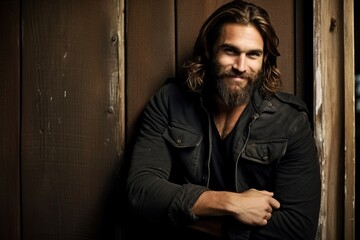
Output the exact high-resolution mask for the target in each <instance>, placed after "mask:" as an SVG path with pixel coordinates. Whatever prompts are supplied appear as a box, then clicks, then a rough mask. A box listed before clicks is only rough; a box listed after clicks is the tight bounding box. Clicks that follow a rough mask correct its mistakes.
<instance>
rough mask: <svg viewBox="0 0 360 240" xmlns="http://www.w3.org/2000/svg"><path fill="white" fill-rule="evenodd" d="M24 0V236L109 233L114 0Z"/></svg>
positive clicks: (115, 143) (114, 152)
mask: <svg viewBox="0 0 360 240" xmlns="http://www.w3.org/2000/svg"><path fill="white" fill-rule="evenodd" d="M122 3H123V1H122ZM22 5H23V6H22V7H23V18H22V19H23V51H22V54H23V61H22V62H23V68H22V71H23V74H22V76H23V90H22V93H23V94H22V121H21V126H22V136H21V137H22V141H21V156H22V159H21V161H22V164H21V173H22V178H21V179H22V210H23V211H22V223H23V224H22V230H23V231H22V239H24V240H26V239H38V240H42V239H44V240H48V239H64V240H65V239H114V235H115V233H114V225H115V218H117V217H118V216H114V215H115V214H118V212H117V211H116V208H115V205H114V204H115V203H114V202H113V200H114V195H115V193H114V192H115V188H116V187H117V186H115V180H114V178H115V170H116V169H117V166H118V165H119V164H120V157H121V156H122V152H121V151H122V150H121V148H119V146H122V144H123V143H122V142H120V141H121V136H120V134H121V133H120V132H119V131H120V130H119V129H121V127H122V126H119V124H123V123H121V122H119V119H122V118H123V117H122V116H120V113H121V109H120V107H121V105H120V102H121V101H120V96H119V93H120V90H119V89H123V86H121V85H120V83H121V82H123V81H121V80H120V77H121V76H120V75H119V72H120V70H119V69H121V68H120V66H119V65H120V64H121V62H120V61H119V59H118V57H119V56H120V55H121V53H119V52H118V51H119V49H120V48H119V46H118V44H119V36H118V33H119V29H120V23H122V22H123V20H122V19H121V16H122V13H123V11H122V9H120V6H121V5H122V4H121V3H120V1H115V0H106V1H105V0H94V1H81V0H75V1H63V0H54V1H46V0H30V1H24V2H23V3H22Z"/></svg>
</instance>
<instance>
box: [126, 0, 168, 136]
mask: <svg viewBox="0 0 360 240" xmlns="http://www.w3.org/2000/svg"><path fill="white" fill-rule="evenodd" d="M126 8H127V9H126V12H127V19H126V27H127V32H126V66H127V67H126V93H127V96H128V97H127V104H126V117H127V127H126V129H127V139H128V140H127V141H129V142H131V138H132V136H133V131H134V129H135V128H136V127H135V126H136V121H137V120H138V118H139V116H140V114H141V112H142V110H143V107H144V105H145V104H146V102H147V101H148V100H149V98H150V96H151V95H152V94H153V93H154V91H155V89H157V88H158V87H159V86H160V85H161V84H162V83H164V82H165V80H166V78H169V77H173V76H174V75H175V16H174V2H173V1H168V0H152V1H142V0H132V1H128V2H127V7H126ZM139 13H141V14H139Z"/></svg>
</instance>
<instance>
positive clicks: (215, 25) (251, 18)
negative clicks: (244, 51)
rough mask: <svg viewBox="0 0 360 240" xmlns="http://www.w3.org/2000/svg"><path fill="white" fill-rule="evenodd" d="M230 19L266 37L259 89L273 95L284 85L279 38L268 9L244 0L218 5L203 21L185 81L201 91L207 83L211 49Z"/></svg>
mask: <svg viewBox="0 0 360 240" xmlns="http://www.w3.org/2000/svg"><path fill="white" fill-rule="evenodd" d="M227 23H240V24H244V25H251V26H254V27H255V28H256V29H257V30H258V31H259V32H260V34H261V36H262V38H263V41H264V60H263V69H262V74H263V76H262V77H260V81H261V82H260V83H258V84H257V85H258V86H259V90H260V93H261V94H262V95H263V96H269V95H270V96H271V95H273V94H274V93H276V92H277V91H279V90H280V88H281V86H282V80H281V73H280V71H279V69H278V68H277V64H276V58H277V57H278V56H280V53H279V52H278V50H277V47H278V44H279V38H278V37H277V36H276V33H275V30H274V28H273V26H272V25H271V23H270V17H269V15H268V13H267V12H266V11H265V10H264V9H263V8H261V7H259V6H256V5H254V4H252V3H248V2H245V1H242V0H233V1H232V2H229V3H227V4H225V5H223V6H221V7H220V8H218V9H217V10H216V11H215V12H214V13H213V14H212V15H211V16H210V17H209V18H208V19H207V20H206V21H205V22H204V24H203V26H202V27H201V29H200V32H199V35H198V37H197V40H196V42H195V46H194V50H193V55H192V58H191V59H190V60H188V61H186V62H185V63H184V68H185V71H186V84H187V86H188V88H189V90H190V91H192V92H201V90H202V89H203V86H204V79H205V75H206V72H207V71H206V68H207V67H208V65H209V64H210V63H211V62H212V59H210V58H211V56H213V54H212V53H211V51H212V49H213V46H214V44H215V43H216V41H217V39H218V37H219V36H220V33H221V30H222V27H223V26H224V25H225V24H227Z"/></svg>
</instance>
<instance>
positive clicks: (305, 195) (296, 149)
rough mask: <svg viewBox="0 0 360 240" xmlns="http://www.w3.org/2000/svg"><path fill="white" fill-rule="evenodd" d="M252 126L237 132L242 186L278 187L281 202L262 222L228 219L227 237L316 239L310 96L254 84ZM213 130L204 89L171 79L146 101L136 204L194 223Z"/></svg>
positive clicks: (134, 162) (135, 157)
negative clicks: (270, 93)
mask: <svg viewBox="0 0 360 240" xmlns="http://www.w3.org/2000/svg"><path fill="white" fill-rule="evenodd" d="M250 104H251V109H252V110H251V111H247V114H248V116H246V117H247V118H248V126H247V128H246V129H245V131H241V132H236V133H235V136H234V146H233V160H234V163H235V166H236V167H235V169H234V177H235V185H236V191H237V192H242V191H244V190H247V189H249V188H256V189H258V190H268V191H273V192H274V193H275V198H276V199H277V200H278V201H279V202H280V204H281V208H280V209H279V210H276V211H274V212H273V214H272V218H271V219H270V220H269V222H268V224H267V225H266V226H263V227H250V226H246V225H243V224H241V223H239V222H235V220H234V219H230V218H229V219H227V220H225V221H224V223H225V224H224V226H223V229H224V235H226V236H227V238H229V239H291V240H293V239H306V240H309V239H314V238H315V234H316V229H317V224H318V216H319V208H320V193H321V189H320V170H319V162H318V159H317V150H316V145H315V142H314V138H313V132H312V130H311V126H310V121H309V118H308V114H307V111H306V106H305V104H304V103H303V102H302V101H301V100H299V98H297V97H295V96H294V95H291V94H287V93H277V94H276V95H275V96H274V97H272V98H271V99H268V100H266V99H263V98H262V97H261V96H260V94H258V93H257V92H255V94H254V96H253V98H252V100H251V103H250ZM211 136H212V130H211V127H210V115H209V113H208V112H207V110H206V108H205V107H204V106H203V102H202V97H201V96H200V95H196V94H190V93H187V92H186V91H185V90H183V89H182V88H181V87H179V86H178V85H177V84H175V83H167V84H165V85H164V86H163V87H162V88H160V89H159V91H158V92H157V93H156V94H155V95H154V96H153V97H152V98H151V100H150V101H149V103H148V105H147V106H146V108H145V111H144V114H143V119H142V125H141V128H140V130H139V134H138V136H137V138H136V144H135V146H134V150H133V154H132V156H131V166H130V171H129V177H128V181H127V191H128V197H129V201H130V204H131V206H132V207H133V208H134V211H135V212H136V213H138V214H140V215H142V216H144V217H146V218H148V219H151V220H153V221H158V222H171V223H172V224H173V225H186V224H191V223H193V222H195V221H197V220H198V218H197V217H196V216H195V215H194V214H193V213H192V212H191V207H192V206H193V204H194V203H195V202H196V200H197V199H198V197H199V196H200V194H201V193H202V192H203V191H205V190H207V189H208V180H209V175H210V171H209V163H210V159H211V158H210V156H211V151H212V149H211V142H212V137H211Z"/></svg>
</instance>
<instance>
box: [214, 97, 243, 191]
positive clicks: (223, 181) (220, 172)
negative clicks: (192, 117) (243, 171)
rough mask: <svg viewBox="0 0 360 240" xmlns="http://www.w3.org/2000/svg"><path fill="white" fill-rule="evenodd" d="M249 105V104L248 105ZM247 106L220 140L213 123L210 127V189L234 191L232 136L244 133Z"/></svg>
mask: <svg viewBox="0 0 360 240" xmlns="http://www.w3.org/2000/svg"><path fill="white" fill-rule="evenodd" d="M249 105H250V104H249ZM249 105H248V106H247V107H246V108H245V109H244V111H243V113H242V114H241V116H240V118H239V119H238V121H237V123H236V125H235V127H234V128H233V129H232V131H231V132H230V133H229V134H228V135H227V136H226V137H225V138H224V139H221V137H220V134H219V132H218V130H217V128H216V125H215V123H214V121H211V122H212V124H211V127H212V139H213V141H212V143H213V144H212V155H211V163H210V186H209V187H210V189H212V190H227V191H235V179H234V177H235V161H236V159H234V158H233V153H232V152H233V148H234V135H235V132H237V131H241V132H242V131H244V129H245V127H246V126H247V123H248V117H246V116H248V114H247V113H248V111H249Z"/></svg>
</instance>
